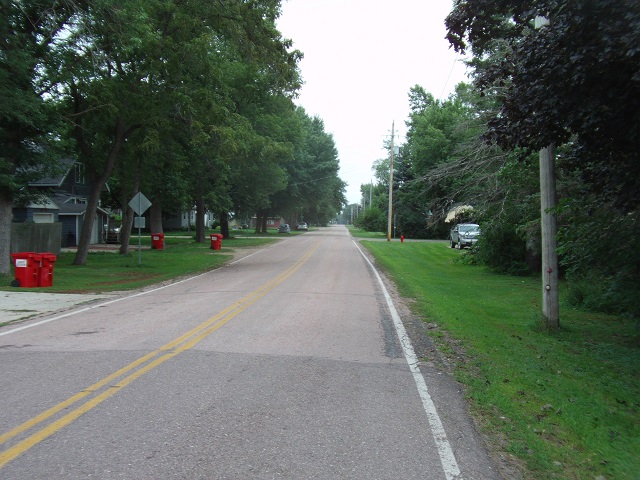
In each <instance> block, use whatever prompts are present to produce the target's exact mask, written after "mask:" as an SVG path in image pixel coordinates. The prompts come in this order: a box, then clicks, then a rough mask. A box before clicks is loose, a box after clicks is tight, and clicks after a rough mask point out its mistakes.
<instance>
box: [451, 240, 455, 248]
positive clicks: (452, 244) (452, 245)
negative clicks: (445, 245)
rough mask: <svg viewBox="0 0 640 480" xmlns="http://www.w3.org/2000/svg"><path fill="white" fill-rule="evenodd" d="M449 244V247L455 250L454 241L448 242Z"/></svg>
mask: <svg viewBox="0 0 640 480" xmlns="http://www.w3.org/2000/svg"><path fill="white" fill-rule="evenodd" d="M450 244H451V245H450V246H451V248H456V244H455V243H454V241H453V240H450Z"/></svg>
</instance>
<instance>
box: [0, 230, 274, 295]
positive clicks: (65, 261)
mask: <svg viewBox="0 0 640 480" xmlns="http://www.w3.org/2000/svg"><path fill="white" fill-rule="evenodd" d="M183 233H187V232H183ZM187 235H188V234H187ZM274 237H276V235H274V236H271V238H260V237H256V238H232V239H229V240H223V242H222V250H220V251H214V250H211V248H210V246H211V242H210V241H209V239H207V241H206V242H205V243H195V241H194V240H193V238H191V237H188V236H186V237H184V238H183V237H180V236H178V235H168V236H165V238H164V243H165V248H164V250H151V249H149V248H148V247H149V246H150V245H151V238H150V236H145V237H142V238H141V244H142V246H143V248H142V249H141V252H140V253H141V254H140V262H138V237H137V235H136V236H135V238H134V237H132V238H131V244H130V247H129V253H128V254H126V255H120V254H119V253H117V252H113V251H109V252H90V253H89V254H88V257H87V262H86V265H73V264H72V263H73V260H74V258H75V252H62V253H61V254H60V255H59V256H58V257H57V259H56V263H55V265H54V277H53V278H54V280H53V286H52V287H47V288H30V289H29V291H36V292H37V291H46V292H49V293H61V292H64V293H99V292H108V291H114V290H131V289H135V288H141V287H145V286H148V285H153V284H156V283H160V282H164V281H167V280H170V279H173V278H177V277H181V276H186V275H193V274H197V273H200V272H204V271H207V270H211V269H213V268H217V267H219V266H221V265H223V264H224V263H225V262H227V261H229V260H230V259H231V256H232V253H233V251H234V250H236V249H238V248H243V247H256V246H260V245H264V244H265V243H269V242H272V241H274ZM144 247H147V248H144ZM12 279H13V272H12V274H11V275H2V276H0V291H1V290H11V289H14V287H11V286H10V284H11V280H12Z"/></svg>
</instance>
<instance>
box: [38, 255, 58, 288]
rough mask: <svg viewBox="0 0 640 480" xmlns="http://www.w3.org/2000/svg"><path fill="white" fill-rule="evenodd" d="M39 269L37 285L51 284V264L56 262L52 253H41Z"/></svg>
mask: <svg viewBox="0 0 640 480" xmlns="http://www.w3.org/2000/svg"><path fill="white" fill-rule="evenodd" d="M40 256H41V257H42V259H41V261H40V270H39V272H38V286H39V287H51V286H53V266H54V264H55V263H56V256H55V255H54V254H53V253H49V252H45V253H41V254H40Z"/></svg>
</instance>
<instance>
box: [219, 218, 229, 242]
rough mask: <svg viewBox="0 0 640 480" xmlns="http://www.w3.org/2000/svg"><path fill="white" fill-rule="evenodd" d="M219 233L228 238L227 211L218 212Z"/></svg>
mask: <svg viewBox="0 0 640 480" xmlns="http://www.w3.org/2000/svg"><path fill="white" fill-rule="evenodd" d="M220 233H221V234H222V236H223V237H224V238H229V212H220Z"/></svg>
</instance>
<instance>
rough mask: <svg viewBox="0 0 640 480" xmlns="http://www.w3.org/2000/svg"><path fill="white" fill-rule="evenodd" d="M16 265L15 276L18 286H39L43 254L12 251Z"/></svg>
mask: <svg viewBox="0 0 640 480" xmlns="http://www.w3.org/2000/svg"><path fill="white" fill-rule="evenodd" d="M11 258H12V259H13V265H14V267H15V273H14V278H15V280H14V281H15V282H16V284H17V286H18V287H23V288H33V287H37V286H38V275H39V271H40V261H41V260H42V255H40V254H39V253H35V252H17V253H12V254H11Z"/></svg>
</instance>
